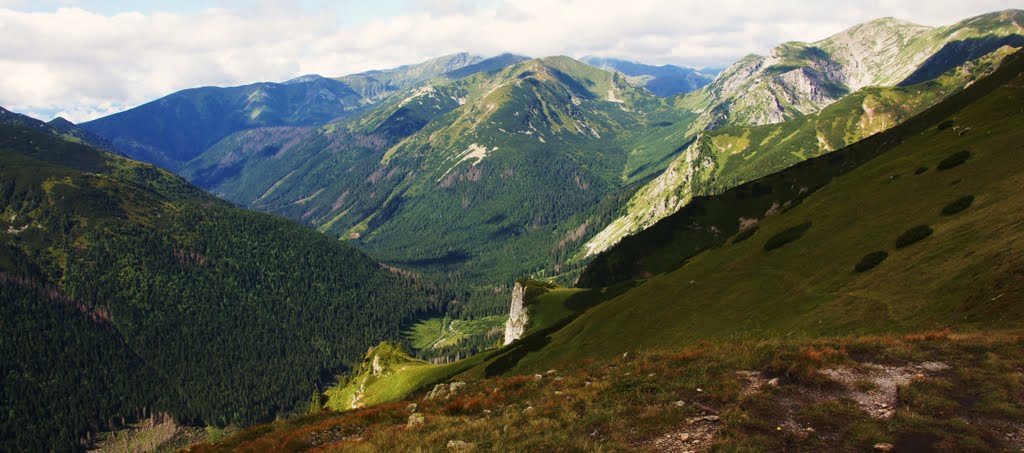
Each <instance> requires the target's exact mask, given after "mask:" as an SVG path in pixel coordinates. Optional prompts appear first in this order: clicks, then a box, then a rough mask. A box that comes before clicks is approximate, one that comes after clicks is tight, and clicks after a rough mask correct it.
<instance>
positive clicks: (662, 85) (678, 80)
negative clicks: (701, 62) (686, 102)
mask: <svg viewBox="0 0 1024 453" xmlns="http://www.w3.org/2000/svg"><path fill="white" fill-rule="evenodd" d="M580 61H582V62H584V63H587V64H589V65H591V66H594V67H597V68H602V69H610V70H614V71H619V72H621V73H623V74H625V75H627V76H629V80H630V81H631V82H633V83H636V84H638V85H640V86H643V87H644V88H647V89H648V90H651V92H652V93H654V94H655V95H657V96H660V97H668V96H672V95H676V94H685V93H689V92H691V91H695V90H698V89H700V88H702V87H704V86H705V85H707V84H709V83H711V81H712V80H714V78H715V76H716V75H717V74H718V72H713V71H707V70H696V69H691V68H684V67H681V66H675V65H662V66H653V65H648V64H643V63H636V62H632V61H627V60H620V59H616V58H602V57H583V58H582V59H580Z"/></svg>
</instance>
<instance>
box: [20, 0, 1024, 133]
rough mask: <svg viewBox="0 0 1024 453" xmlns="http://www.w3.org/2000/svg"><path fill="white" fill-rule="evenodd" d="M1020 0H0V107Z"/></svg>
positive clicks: (946, 16) (709, 47)
mask: <svg viewBox="0 0 1024 453" xmlns="http://www.w3.org/2000/svg"><path fill="white" fill-rule="evenodd" d="M1009 8H1024V0H970V1H965V0H930V1H927V2H922V1H920V0H911V1H904V0H868V1H858V0H842V1H836V0H818V1H814V2H808V1H795V0H772V1H765V0H758V1H750V0H742V1H740V0H712V1H708V0H700V1H690V0H515V1H513V0H479V1H471V0H395V1H390V0H374V1H366V0H362V1H359V0H338V1H325V0H293V1H270V0H257V1H243V0H221V1H199V0H177V1H173V0H167V1H164V0H160V1H148V2H147V1H139V0H135V1H129V0H0V43H3V44H2V45H0V106H3V107H4V108H7V109H8V110H13V111H16V112H20V113H25V114H28V115H31V116H34V117H37V118H40V119H44V120H48V119H51V118H53V117H55V116H63V117H65V118H67V119H69V120H71V121H74V122H82V121H87V120H90V119H95V118H98V117H101V116H105V115H109V114H112V113H116V112H118V111H122V110H125V109H128V108H131V107H134V106H136V105H139V104H142V103H145V102H148V101H151V100H154V99H157V98H159V97H162V96H165V95H167V94H170V93H172V92H175V91H178V90H182V89H185V88H190V87H197V86H209V85H217V86H233V85H242V84H247V83H253V82H262V81H284V80H288V79H291V78H293V77H296V76H299V75H303V74H320V75H324V76H341V75H346V74H351V73H356V72H361V71H366V70H370V69H384V68H390V67H395V66H400V65H403V64H410V63H417V62H420V61H424V60H426V59H429V58H433V57H437V56H441V55H446V54H450V53H455V52H463V51H465V52H470V53H474V54H478V55H482V56H491V55H497V54H500V53H502V52H513V53H517V54H520V55H527V56H532V57H541V56H550V55H569V56H572V57H577V58H578V57H582V56H587V55H596V56H606V57H616V58H624V59H628V60H633V61H639V62H643V63H649V64H677V65H680V66H690V67H696V68H700V67H708V66H711V67H724V66H728V65H729V64H730V63H731V62H733V61H735V60H737V59H739V58H740V57H742V56H744V55H747V54H750V53H759V54H764V53H766V52H768V50H770V49H771V48H772V47H773V46H775V45H777V44H779V43H781V42H786V41H794V40H797V41H816V40H818V39H822V38H825V37H828V36H830V35H832V34H835V33H837V32H839V31H842V30H843V29H845V28H847V27H850V26H852V25H855V24H857V23H860V22H864V21H867V20H871V19H876V18H879V17H886V16H892V17H897V18H900V19H905V20H909V21H911V22H916V23H919V24H924V25H932V26H937V25H946V24H950V23H953V22H956V21H958V20H961V19H964V18H967V17H970V16H973V15H977V14H982V13H985V12H990V11H996V10H1003V9H1009Z"/></svg>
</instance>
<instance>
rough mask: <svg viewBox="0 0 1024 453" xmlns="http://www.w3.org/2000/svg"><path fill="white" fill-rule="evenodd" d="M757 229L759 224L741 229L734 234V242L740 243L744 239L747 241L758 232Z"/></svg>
mask: <svg viewBox="0 0 1024 453" xmlns="http://www.w3.org/2000/svg"><path fill="white" fill-rule="evenodd" d="M757 230H758V227H757V225H754V226H752V227H750V228H747V229H744V230H740V232H739V233H736V236H733V238H732V243H733V244H739V243H740V242H743V241H745V240H747V239H750V237H751V236H753V235H754V233H757Z"/></svg>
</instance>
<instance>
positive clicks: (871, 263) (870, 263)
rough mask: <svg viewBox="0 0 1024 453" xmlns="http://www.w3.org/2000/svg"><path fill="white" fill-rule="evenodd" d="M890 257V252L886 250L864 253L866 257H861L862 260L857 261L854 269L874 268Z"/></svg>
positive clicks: (862, 270) (858, 270) (860, 270)
mask: <svg viewBox="0 0 1024 453" xmlns="http://www.w3.org/2000/svg"><path fill="white" fill-rule="evenodd" d="M888 257H889V254H888V253H887V252H884V251H877V252H871V253H868V254H867V255H864V257H863V258H861V259H860V262H859V263H857V265H856V266H854V267H853V271H854V272H864V271H868V270H871V269H874V268H875V266H878V265H879V264H882V261H885V259H886V258H888Z"/></svg>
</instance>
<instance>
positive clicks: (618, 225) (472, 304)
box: [83, 10, 1021, 317]
mask: <svg viewBox="0 0 1024 453" xmlns="http://www.w3.org/2000/svg"><path fill="white" fill-rule="evenodd" d="M1020 16H1021V12H1020V11H1016V10H1015V11H1004V12H998V13H992V14H987V15H983V16H979V17H976V18H971V19H967V20H964V21H961V22H959V23H957V24H953V25H951V26H947V27H935V28H930V27H924V26H919V25H915V24H911V23H908V22H904V21H899V20H895V19H880V20H876V21H872V22H868V23H865V24H861V25H858V26H855V27H852V28H850V29H848V30H845V31H843V32H841V33H839V34H837V35H835V36H832V37H829V38H826V39H824V40H821V41H818V42H815V43H809V44H808V43H786V44H783V45H780V46H778V47H776V48H775V49H773V50H772V51H771V53H770V55H769V56H767V57H760V56H749V57H745V58H743V59H741V60H740V61H738V62H737V63H735V64H734V65H733V66H732V67H730V68H728V69H727V70H725V71H723V72H722V73H721V74H719V75H718V76H717V77H716V78H715V79H714V81H713V82H711V83H710V84H707V85H705V86H703V87H702V88H699V89H697V90H696V91H692V92H689V93H683V94H676V95H672V96H669V97H659V96H657V95H655V94H654V93H653V92H652V91H651V90H649V89H648V88H645V84H647V85H649V84H650V83H652V81H657V80H658V79H659V78H660V77H666V74H668V73H672V74H677V75H678V74H681V73H687V74H689V75H695V74H698V73H696V72H694V71H687V70H677V69H672V68H671V67H669V68H665V67H661V68H658V67H653V66H645V65H639V64H629V63H625V62H621V61H615V60H599V59H590V60H589V61H590V62H591V63H592V65H588V64H585V63H583V62H579V61H576V60H573V59H570V58H568V57H553V58H540V59H532V60H527V59H525V58H524V57H517V56H514V55H503V56H499V57H495V58H492V59H489V60H481V59H474V58H471V57H468V56H466V55H464V54H460V55H456V56H449V57H443V58H441V59H438V60H432V61H429V62H426V63H423V64H420V65H414V66H409V67H403V68H399V69H396V70H392V71H386V72H382V73H379V74H378V73H368V74H364V75H357V76H348V77H342V78H339V79H337V80H332V82H331V83H336V84H339V85H338V86H340V84H344V85H345V86H346V87H349V88H351V87H358V86H360V84H359V83H358V81H362V80H367V78H373V80H374V83H376V85H373V86H385V87H389V88H387V89H384V90H370V91H366V90H363V91H358V93H357V96H356V97H358V98H359V99H361V100H360V101H359V102H356V104H360V105H361V107H359V108H354V109H353V110H351V113H350V114H345V115H343V116H342V117H341V118H340V119H337V120H333V121H320V122H319V123H318V122H317V121H314V120H313V119H312V118H309V119H308V121H307V122H306V123H305V124H301V125H299V124H289V123H288V122H286V121H276V122H265V123H261V124H260V125H259V126H260V127H250V128H247V129H243V130H239V131H236V132H234V133H231V134H227V129H225V130H224V134H221V133H218V134H213V135H209V136H208V140H206V141H204V142H202V144H201V145H199V146H196V147H195V148H193V150H192V151H191V152H190V153H189V154H188V155H182V156H180V157H179V158H178V160H176V161H175V163H174V164H172V166H171V168H174V169H175V170H176V171H178V172H179V173H180V174H182V175H184V176H185V177H186V178H187V179H189V180H191V181H193V182H195V183H196V184H198V185H199V186H201V187H203V188H205V189H207V190H209V191H211V192H212V193H214V194H216V195H218V196H221V197H224V198H225V199H227V200H229V201H231V202H233V203H237V204H239V205H241V206H244V207H249V208H253V209H257V210H261V211H266V212H271V213H275V214H280V215H284V216H286V217H289V218H292V219H294V220H296V221H299V222H301V223H304V224H307V225H310V226H313V227H316V228H318V229H320V230H321V231H323V232H325V233H327V234H329V235H332V236H335V237H338V238H341V239H345V240H349V241H352V243H353V244H355V245H357V246H358V247H360V248H363V249H364V250H367V251H368V252H370V253H371V254H373V255H374V256H376V257H377V258H378V259H381V260H383V261H385V262H387V263H389V264H391V265H393V266H396V267H399V268H403V269H406V270H408V271H410V272H413V273H417V274H423V275H426V276H429V277H431V278H434V279H443V280H444V281H446V282H447V284H448V285H449V286H452V287H458V288H459V290H458V291H459V292H461V293H462V294H463V295H462V297H459V298H457V299H456V302H457V303H455V304H452V305H451V308H450V310H451V311H449V314H450V315H452V316H456V317H467V316H485V315H495V314H500V313H501V312H502V311H503V307H502V304H503V301H504V300H506V298H507V297H508V294H509V291H510V290H511V288H510V286H509V282H511V281H512V280H514V279H515V278H517V277H519V276H522V275H530V276H536V277H539V276H551V275H555V276H560V277H559V278H561V281H563V282H571V281H572V280H573V279H574V278H575V277H576V275H578V272H579V271H580V270H581V269H582V268H583V266H585V265H586V263H587V260H588V259H589V257H591V256H593V255H594V254H595V253H597V252H599V251H601V250H604V249H606V248H607V247H609V246H610V245H612V244H614V243H615V242H617V241H618V240H619V239H621V238H622V237H623V236H624V235H626V234H630V233H633V232H636V231H639V230H641V229H643V228H645V227H647V226H650V225H651V224H653V223H654V222H655V221H657V220H658V219H660V218H662V217H664V216H666V215H668V214H671V213H672V212H674V211H675V210H677V209H679V208H680V207H681V206H683V205H685V204H686V202H687V201H688V200H689V199H690V197H692V196H693V195H697V194H711V193H717V192H720V191H723V190H726V189H728V188H730V187H732V186H735V185H737V184H740V183H742V182H745V181H749V180H751V179H754V178H756V177H760V176H763V175H766V174H769V173H772V172H774V171H777V170H780V169H782V168H785V167H786V166H788V165H792V164H794V163H796V162H799V161H800V160H802V159H806V158H809V157H813V156H816V155H820V154H822V153H826V152H829V151H832V150H834V149H838V148H840V147H842V146H843V145H844V144H845V143H850V142H853V141H856V140H857V139H859V138H862V137H866V136H869V135H871V134H874V133H877V132H880V131H882V130H885V129H886V128H888V127H891V126H893V125H895V124H897V123H899V122H900V121H901V120H902V119H905V118H907V117H909V116H911V115H913V114H915V113H916V112H919V111H921V110H923V109H925V108H927V107H929V106H930V105H932V104H934V103H935V102H937V101H938V100H940V99H942V98H943V97H944V96H946V95H948V94H950V93H952V92H955V91H956V90H959V89H961V88H962V87H963V86H964V85H966V84H968V83H970V82H971V80H972V79H973V78H976V77H977V76H978V75H979V74H980V73H983V72H984V71H985V70H986V69H985V68H988V67H991V66H992V65H993V64H997V63H995V62H992V61H988V62H987V63H986V62H982V63H974V62H973V61H974V60H975V59H977V58H980V57H985V56H986V55H990V54H991V52H993V51H997V50H998V49H1000V48H1006V49H1011V48H1013V47H1014V45H1015V44H1016V43H1018V42H1019V39H1020V37H1021V34H1020V32H1021V29H1020V25H1019V23H1020V22H1021V18H1020ZM875 49H888V50H884V51H876V50H875ZM1003 54H1005V51H1004V52H1003ZM992 59H995V57H989V60H992ZM595 65H596V66H600V67H603V68H612V69H614V70H613V71H612V72H609V71H606V70H603V69H599V68H597V67H596V66H595ZM951 71H952V73H953V74H952V75H948V76H942V74H947V73H950V72H951ZM380 74H390V75H391V76H390V77H391V78H392V79H395V80H397V81H395V82H389V83H381V80H380V78H381V77H382V76H380ZM446 74H447V75H446ZM631 74H632V75H631ZM915 74H917V75H915ZM923 74H930V75H931V77H930V78H928V80H919V79H921V78H923V77H924V76H923ZM940 76H941V77H940ZM308 79H309V78H303V79H301V80H300V81H299V82H301V83H298V85H303V86H305V85H307V84H309V83H326V82H325V81H326V80H328V79H319V78H315V79H312V80H313V81H310V80H308ZM936 80H938V81H940V83H939V84H938V85H941V86H938V85H937V84H935V83H934V81H936ZM904 82H906V83H904ZM911 82H917V83H913V84H911ZM257 86H263V85H257ZM284 86H292V85H284ZM254 87H255V86H254ZM694 87H695V86H694ZM880 88H885V90H882V91H878V90H879V89H880ZM252 89H255V88H253V87H249V88H246V90H252ZM392 89H393V90H394V91H388V90H392ZM229 90H230V89H229ZM864 90H867V91H864ZM872 90H874V91H872ZM923 91H927V92H928V93H929V94H928V95H919V94H920V93H922V92H923ZM352 92H354V93H355V92H357V90H352ZM388 93H391V94H388ZM854 93H855V94H856V96H861V99H862V100H863V102H861V103H860V105H855V104H856V102H855V101H853V98H850V100H848V101H847V103H845V104H841V105H836V106H835V107H833V108H832V109H831V110H829V111H828V112H823V113H822V114H821V115H819V117H821V118H822V119H821V121H817V122H815V123H814V124H812V123H811V122H809V119H810V117H806V118H805V117H804V116H805V115H813V114H817V112H819V111H821V110H822V109H824V108H826V107H829V106H831V105H833V104H835V103H836V102H837V101H838V100H840V99H844V98H846V97H848V96H851V95H852V94H854ZM185 94H188V92H184V93H179V94H176V95H172V96H169V97H168V98H167V99H170V98H178V97H182V98H183V99H187V97H184V95H185ZM370 98H374V99H376V100H375V101H374V102H372V103H369V101H367V99H370ZM911 98H913V102H910V103H906V102H903V101H902V100H906V99H911ZM353 99H355V97H353ZM162 102H165V101H157V102H156V103H153V104H147V105H145V106H142V107H139V108H137V109H133V110H129V111H127V112H124V113H122V114H117V115H113V116H111V117H108V118H103V119H100V120H96V121H94V122H90V123H86V124H84V125H83V126H84V127H85V128H87V129H89V130H91V131H93V132H95V133H97V134H99V135H101V136H106V137H107V138H109V139H110V140H111V141H112V142H114V143H118V142H119V141H121V142H124V140H126V138H125V136H123V135H119V134H118V133H115V132H111V131H112V130H113V129H110V127H113V126H114V125H120V126H117V127H122V128H124V129H130V130H131V131H132V132H131V133H132V134H139V133H140V131H144V130H145V128H142V127H134V128H133V127H132V126H131V125H132V124H133V123H132V121H128V120H127V119H128V118H132V117H134V118H140V117H141V118H149V120H148V121H151V122H154V123H155V122H161V121H166V120H167V119H168V118H174V114H173V113H171V114H164V113H159V112H161V111H162V110H161V109H162V107H160V104H161V103H162ZM337 105H345V106H351V105H354V104H352V103H347V102H338V103H337ZM346 108H347V107H346ZM253 111H254V110H245V109H242V110H239V112H240V113H239V115H242V114H245V115H251V112H253ZM858 111H859V113H858ZM867 111H870V113H865V112H867ZM144 112H151V113H144ZM245 112H249V113H248V114H246V113H245ZM334 113H338V114H341V112H337V111H336V112H334ZM854 114H860V115H867V116H871V119H869V120H865V121H864V122H853V123H843V122H841V121H832V118H833V117H836V116H839V117H846V116H848V115H854ZM146 115H148V116H146ZM229 117H230V115H229ZM800 118H802V119H800ZM815 118H818V117H815ZM321 119H322V117H321ZM791 119H799V120H800V121H804V123H802V124H803V126H800V128H801V129H800V133H799V134H798V135H796V136H794V135H792V134H791V133H790V132H791V131H789V129H787V128H794V127H796V126H795V123H790V122H788V121H786V120H791ZM819 123H820V124H819ZM826 123H827V124H826ZM772 124H786V126H779V127H776V128H775V129H772V127H771V126H770V125H772ZM255 125H256V124H250V126H255ZM730 127H764V129H757V130H752V131H751V133H754V134H755V136H757V137H762V139H760V143H759V144H757V145H755V144H749V143H748V142H745V140H749V138H747V139H744V138H742V137H743V134H744V132H742V131H736V130H732V129H730ZM179 129H185V130H190V131H195V130H196V129H197V128H188V127H184V128H174V129H168V130H179ZM200 129H201V128H200ZM819 129H821V130H820V131H819ZM719 130H722V131H723V132H718V131H719ZM815 131H818V132H815ZM782 132H786V134H785V135H780V134H782ZM716 134H733V135H734V136H726V135H716ZM222 135H223V138H220V139H219V141H214V138H215V137H221V136H222ZM768 137H771V140H767V141H766V140H765V138H768ZM132 140H134V139H132ZM712 141H715V144H714V145H712ZM776 141H785V144H786V146H787V148H785V149H784V148H783V147H779V146H774V145H776ZM726 142H730V143H726ZM732 142H735V143H732ZM742 143H748V144H745V145H743V146H742V147H740V144H742ZM727 148H729V149H727ZM762 148H763V149H766V151H765V152H760V151H759V150H760V149H762ZM767 150H770V152H769V151H767ZM129 155H131V154H130V153H129ZM136 157H143V158H144V156H141V155H137V156H136Z"/></svg>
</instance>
